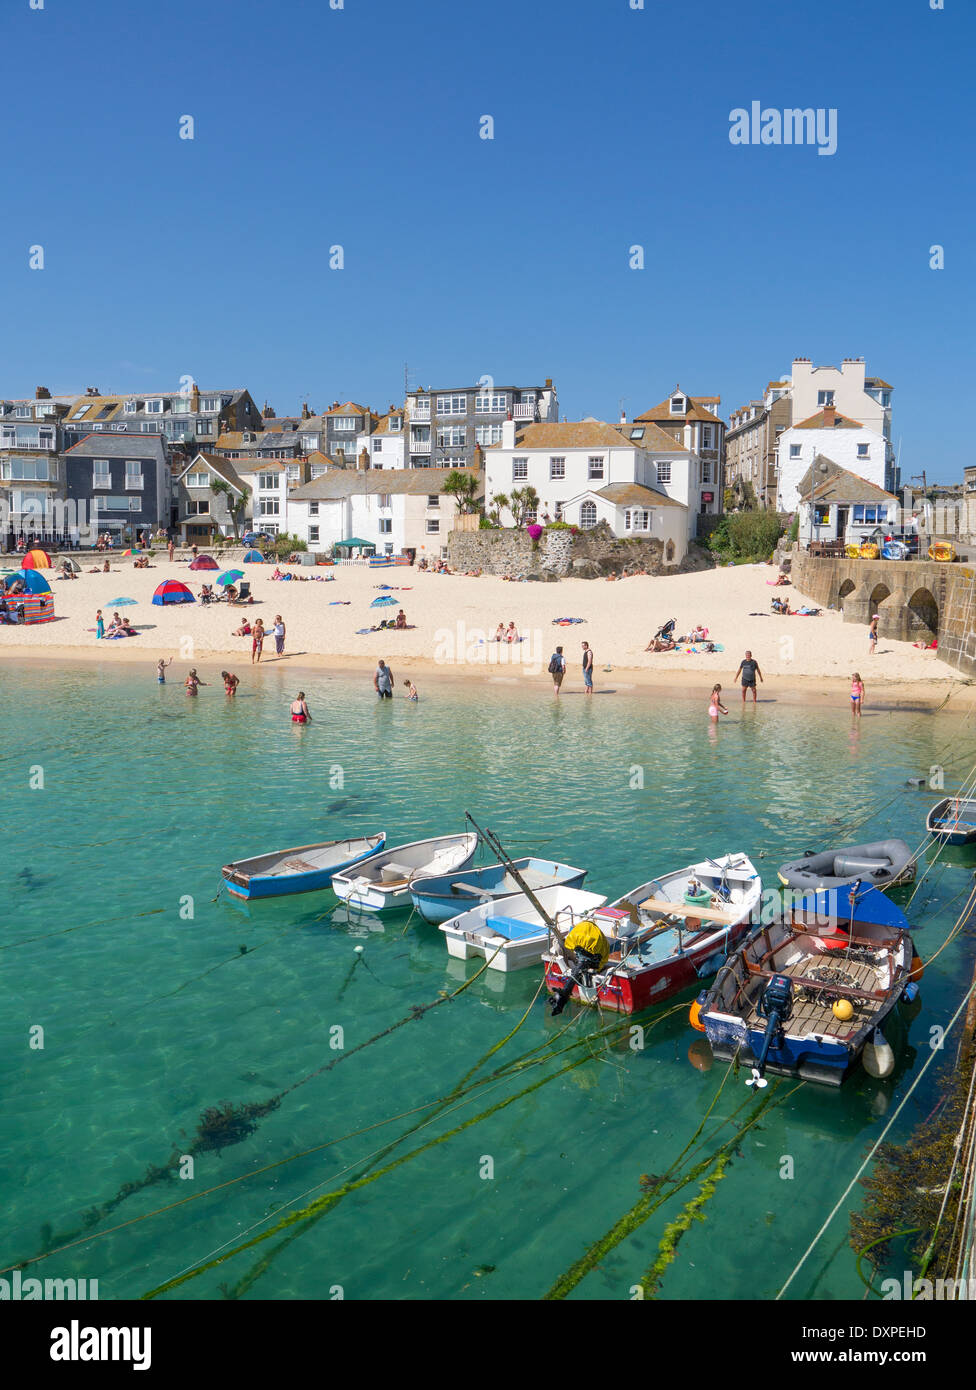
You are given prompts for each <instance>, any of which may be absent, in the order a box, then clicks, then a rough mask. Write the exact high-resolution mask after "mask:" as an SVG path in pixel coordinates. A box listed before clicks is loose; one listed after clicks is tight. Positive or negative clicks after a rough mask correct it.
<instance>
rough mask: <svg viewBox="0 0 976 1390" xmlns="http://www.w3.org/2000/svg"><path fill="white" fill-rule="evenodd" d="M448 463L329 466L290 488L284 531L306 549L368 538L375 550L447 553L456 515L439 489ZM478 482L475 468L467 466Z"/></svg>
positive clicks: (436, 556)
mask: <svg viewBox="0 0 976 1390" xmlns="http://www.w3.org/2000/svg"><path fill="white" fill-rule="evenodd" d="M452 471H454V470H452V469H450V468H429V469H409V468H400V469H395V470H394V469H386V468H384V469H383V470H378V469H373V468H370V469H359V468H356V469H352V468H347V469H342V468H335V469H330V470H329V472H328V473H326V474H324V475H323V476H322V477H320V478H316V479H315V480H314V481H313V482H308V483H306V484H304V485H303V486H302V487H299V488H295V489H294V490H293V491H292V492H290V493H289V494H288V528H287V529H288V531H289V532H291V533H292V534H294V535H296V536H298V537H299V538H300V539H301V540H304V541H305V543H306V545H307V546H308V548H309V550H312V551H317V550H327V549H328V548H329V546H331V545H333V544H334V543H335V542H336V541H345V540H351V539H352V538H353V537H358V538H359V539H360V540H364V541H371V542H372V543H373V544H374V545H375V546H376V551H377V554H380V555H401V554H403V553H404V552H405V551H407V550H413V551H415V552H416V555H417V558H418V559H419V558H423V557H424V556H427V557H429V558H431V559H441V558H445V557H446V555H447V537H448V533H449V532H450V531H451V530H452V529H453V526H454V518H455V516H456V515H457V511H458V508H457V503H456V502H455V500H454V498H453V497H451V496H448V495H446V494H445V493H442V492H441V490H440V489H441V488H442V487H443V485H444V482H445V481H446V479H447V477H448V475H449V474H450V473H451V472H452ZM466 471H467V472H469V473H470V475H471V476H472V477H474V478H475V480H476V481H477V482H478V483H479V484H480V481H481V480H480V476H479V475H478V473H477V472H475V471H474V470H466Z"/></svg>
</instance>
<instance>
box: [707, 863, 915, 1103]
mask: <svg viewBox="0 0 976 1390" xmlns="http://www.w3.org/2000/svg"><path fill="white" fill-rule="evenodd" d="M921 973H922V962H921V960H920V959H919V958H918V957H917V956H916V953H915V947H914V945H913V944H912V939H911V936H910V934H909V928H908V921H907V919H906V917H905V915H904V913H903V912H901V911H900V909H899V908H897V907H896V906H895V904H894V903H892V902H891V901H890V899H888V898H886V897H885V895H884V894H883V893H880V892H879V891H878V890H877V889H876V888H870V887H867V886H865V885H863V884H861V883H855V884H851V885H849V886H847V887H845V888H833V889H830V890H829V891H828V892H824V893H808V894H805V895H804V896H803V897H802V898H800V900H799V901H798V902H796V903H794V904H793V905H792V906H787V907H785V908H784V910H783V911H782V912H781V913H779V914H777V916H776V917H774V918H773V920H772V922H770V923H769V925H768V926H761V927H759V928H758V929H757V930H756V931H755V932H754V933H753V934H752V935H751V936H750V937H749V939H748V940H747V941H745V942H744V943H743V945H742V946H740V947H739V949H738V951H736V953H735V955H734V956H732V958H731V959H730V960H729V962H728V964H727V965H724V966H723V967H722V969H721V970H720V971H719V972H718V975H717V976H716V977H715V982H714V984H713V985H712V987H711V989H709V990H705V991H703V992H702V993H701V994H700V995H699V996H698V998H697V999H696V1001H695V1003H694V1004H693V1005H692V1008H691V1023H692V1026H693V1027H695V1028H698V1029H699V1031H702V1032H704V1033H705V1036H706V1037H707V1038H708V1041H709V1043H710V1044H711V1047H712V1053H713V1055H714V1056H716V1057H718V1058H721V1059H722V1060H729V1059H731V1058H734V1057H736V1056H738V1058H739V1060H740V1061H742V1062H744V1063H745V1064H746V1065H747V1066H749V1067H751V1069H752V1075H751V1077H750V1078H749V1080H748V1082H747V1083H746V1084H747V1085H749V1086H754V1087H758V1088H762V1087H765V1086H766V1085H767V1082H766V1072H767V1071H770V1072H774V1073H776V1074H777V1075H781V1076H800V1077H803V1078H804V1079H805V1080H808V1081H822V1082H826V1083H827V1084H828V1085H831V1086H839V1085H840V1084H841V1082H842V1081H843V1080H844V1078H845V1077H846V1076H847V1075H848V1074H849V1072H850V1071H851V1070H852V1069H853V1067H854V1066H855V1064H856V1063H857V1061H858V1059H859V1058H862V1056H863V1062H864V1067H865V1070H866V1071H868V1072H869V1073H870V1074H871V1075H873V1076H888V1075H890V1074H891V1072H892V1071H893V1070H894V1066H895V1057H894V1052H893V1050H892V1048H891V1046H890V1045H889V1043H888V1041H887V1040H886V1038H885V1036H884V1033H883V1032H882V1025H883V1024H884V1022H885V1020H886V1018H887V1017H888V1015H889V1014H890V1013H891V1011H892V1009H893V1008H894V1006H895V1004H896V1003H897V1002H898V1001H899V999H901V998H902V996H905V997H906V999H912V998H914V996H915V994H917V985H916V984H915V983H914V981H915V980H917V979H918V978H920V976H921Z"/></svg>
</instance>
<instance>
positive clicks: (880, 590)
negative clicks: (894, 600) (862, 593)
mask: <svg viewBox="0 0 976 1390" xmlns="http://www.w3.org/2000/svg"><path fill="white" fill-rule="evenodd" d="M890 593H891V590H890V589H889V588H888V586H887V584H875V586H874V588H873V589H872V590H871V612H872V614H873V613H875V612H876V611H877V607H878V604H879V603H884V601H885V599H886V598H887V597H888V595H889V594H890Z"/></svg>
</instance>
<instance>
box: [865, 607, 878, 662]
mask: <svg viewBox="0 0 976 1390" xmlns="http://www.w3.org/2000/svg"><path fill="white" fill-rule="evenodd" d="M878 616H879V615H878V614H877V613H875V615H874V617H873V618H872V619H871V626H870V627H869V628H868V656H874V653H875V651H876V650H877V646H878Z"/></svg>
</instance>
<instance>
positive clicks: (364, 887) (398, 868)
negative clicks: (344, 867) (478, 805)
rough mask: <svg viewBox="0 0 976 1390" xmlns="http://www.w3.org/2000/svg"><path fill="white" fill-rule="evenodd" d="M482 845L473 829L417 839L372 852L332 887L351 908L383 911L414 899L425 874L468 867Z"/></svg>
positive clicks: (339, 878)
mask: <svg viewBox="0 0 976 1390" xmlns="http://www.w3.org/2000/svg"><path fill="white" fill-rule="evenodd" d="M477 848H478V837H477V835H474V834H472V833H470V832H465V833H463V834H460V835H437V836H434V837H433V838H432V839H429V840H413V841H412V842H411V843H410V844H408V845H394V846H393V847H392V849H384V850H382V851H381V853H379V854H371V855H370V856H369V858H368V859H364V860H363V861H362V862H361V863H360V864H358V865H356V866H354V867H353V869H352V870H351V871H350V872H348V873H341V874H336V875H335V877H334V878H333V880H332V889H333V892H334V893H335V895H336V897H337V898H342V900H343V901H344V902H347V903H349V905H350V907H358V908H360V909H363V910H365V911H367V912H383V911H384V910H385V909H386V908H388V907H402V906H404V905H406V904H408V903H409V902H410V884H411V882H412V880H413V879H414V878H416V877H418V876H419V875H421V874H436V875H440V874H448V873H449V874H451V875H453V874H454V871H455V870H457V869H466V868H467V867H468V865H469V864H470V863H471V861H472V859H473V858H474V852H475V850H476V849H477Z"/></svg>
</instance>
